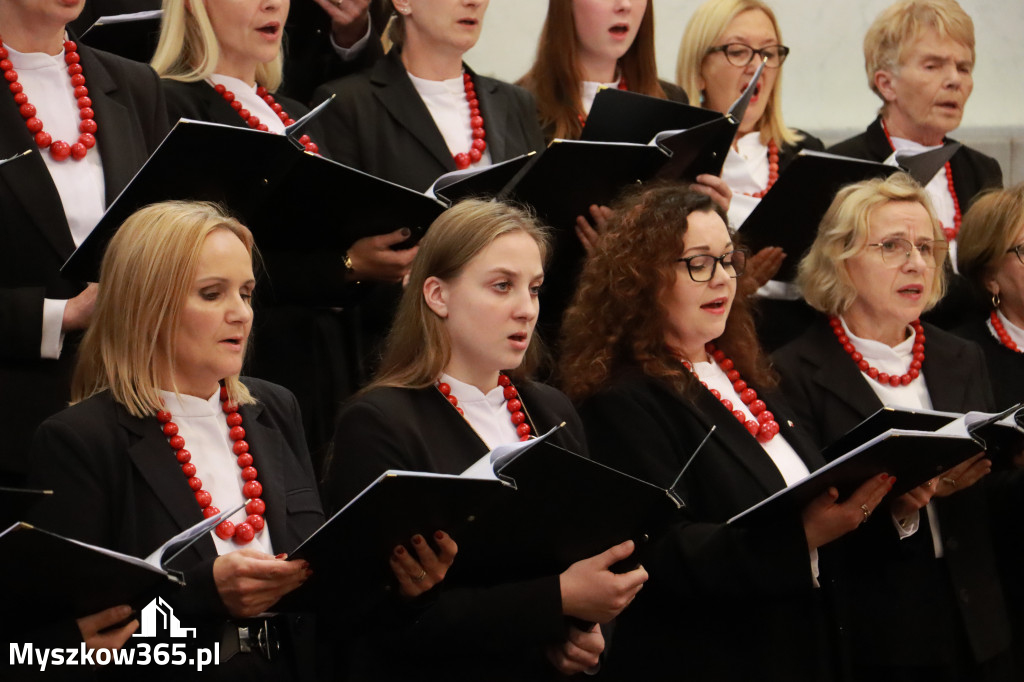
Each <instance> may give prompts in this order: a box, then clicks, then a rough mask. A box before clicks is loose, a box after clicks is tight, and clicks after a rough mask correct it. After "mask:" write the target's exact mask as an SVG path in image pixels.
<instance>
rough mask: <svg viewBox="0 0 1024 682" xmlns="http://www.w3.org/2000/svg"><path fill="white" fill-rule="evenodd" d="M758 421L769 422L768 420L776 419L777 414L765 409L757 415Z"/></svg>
mask: <svg viewBox="0 0 1024 682" xmlns="http://www.w3.org/2000/svg"><path fill="white" fill-rule="evenodd" d="M757 421H758V422H760V423H761V424H767V423H768V422H771V421H775V415H774V414H772V412H771V410H765V411H764V412H760V413H759V414H758V415H757Z"/></svg>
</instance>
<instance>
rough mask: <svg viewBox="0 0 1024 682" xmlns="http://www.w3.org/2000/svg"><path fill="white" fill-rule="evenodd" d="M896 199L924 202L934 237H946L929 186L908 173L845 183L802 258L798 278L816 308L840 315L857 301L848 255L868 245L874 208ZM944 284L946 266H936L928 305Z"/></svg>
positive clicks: (936, 297) (937, 238)
mask: <svg viewBox="0 0 1024 682" xmlns="http://www.w3.org/2000/svg"><path fill="white" fill-rule="evenodd" d="M894 201H906V202H916V203H918V204H921V205H922V206H924V208H925V210H926V211H928V218H929V220H930V221H931V224H932V238H933V239H936V240H943V241H944V240H945V235H944V234H943V232H942V225H941V224H940V223H939V219H938V217H936V215H935V209H934V208H932V202H931V199H930V198H929V197H928V192H927V191H925V189H924V188H923V187H921V185H919V184H917V182H916V181H915V180H914V179H913V178H912V177H910V176H909V175H907V174H906V173H895V174H893V175H891V176H890V177H888V178H876V179H874V180H865V181H864V182H857V183H854V184H852V185H847V186H846V187H844V188H842V189H841V190H839V193H838V194H836V198H835V199H833V200H832V205H831V206H829V208H828V212H827V213H825V217H824V218H823V219H822V221H821V225H820V226H819V227H818V236H817V237H816V238H815V239H814V243H813V244H812V245H811V249H810V251H808V252H807V255H806V256H804V259H803V260H802V261H800V270H799V274H798V276H797V284H799V285H800V288H801V290H802V291H803V294H804V298H805V299H806V300H807V303H808V304H810V306H811V307H812V308H815V309H816V310H820V311H821V312H823V313H826V314H829V315H840V314H842V313H844V312H846V311H847V310H848V309H849V308H850V306H851V305H853V302H854V300H855V299H856V298H857V289H856V288H855V287H854V286H853V282H852V280H851V279H850V275H849V273H848V272H847V269H846V265H845V261H847V260H849V259H850V258H852V257H854V256H856V255H857V254H859V253H860V252H861V251H863V250H864V248H865V247H866V245H867V241H868V235H869V234H870V231H871V216H872V214H873V213H874V212H875V210H876V209H878V208H879V207H881V206H884V205H885V204H888V203H890V202H894ZM945 288H946V276H945V267H943V265H939V266H938V267H936V268H935V278H934V280H933V281H932V290H931V291H930V292H928V299H927V301H926V302H925V310H929V309H931V308H932V307H934V306H935V304H936V303H938V302H939V299H941V298H942V294H943V293H944V292H945Z"/></svg>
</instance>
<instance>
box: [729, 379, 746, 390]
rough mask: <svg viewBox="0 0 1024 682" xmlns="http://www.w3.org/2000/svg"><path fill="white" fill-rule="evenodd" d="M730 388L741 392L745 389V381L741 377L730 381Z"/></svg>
mask: <svg viewBox="0 0 1024 682" xmlns="http://www.w3.org/2000/svg"><path fill="white" fill-rule="evenodd" d="M732 388H733V390H734V391H736V392H737V393H742V392H743V391H745V390H747V382H745V381H744V380H743V379H737V380H736V381H734V382H732Z"/></svg>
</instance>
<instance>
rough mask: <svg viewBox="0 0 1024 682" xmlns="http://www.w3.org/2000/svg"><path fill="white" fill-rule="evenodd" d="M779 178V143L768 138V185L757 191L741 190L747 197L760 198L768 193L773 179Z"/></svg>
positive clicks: (773, 182)
mask: <svg viewBox="0 0 1024 682" xmlns="http://www.w3.org/2000/svg"><path fill="white" fill-rule="evenodd" d="M778 179H779V145H777V144H775V140H768V186H767V187H765V188H764V189H762V190H761V191H759V192H753V193H750V192H742V194H746V195H747V196H748V197H754V198H755V199H761V198H763V197H764V195H765V194H768V190H770V189H771V188H772V185H774V184H775V181H776V180H778Z"/></svg>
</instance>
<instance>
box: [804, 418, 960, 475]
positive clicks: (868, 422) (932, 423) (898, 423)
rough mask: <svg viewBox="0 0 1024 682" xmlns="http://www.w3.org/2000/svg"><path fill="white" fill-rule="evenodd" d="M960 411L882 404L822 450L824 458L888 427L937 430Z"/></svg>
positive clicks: (839, 453) (833, 456)
mask: <svg viewBox="0 0 1024 682" xmlns="http://www.w3.org/2000/svg"><path fill="white" fill-rule="evenodd" d="M961 416H962V415H960V414H958V413H956V412H937V411H935V410H923V409H921V410H911V409H907V408H902V407H889V406H886V407H882V408H879V410H878V411H877V412H875V413H874V414H872V415H871V416H869V417H868V418H867V419H865V420H864V421H862V422H861V423H859V424H857V426H855V427H853V428H852V429H850V430H849V431H847V432H846V433H844V434H843V435H842V436H840V437H839V438H837V439H836V440H834V441H833V442H832V443H830V444H829V445H827V446H826V447H825V449H823V450H822V451H821V456H822V457H823V458H824V459H825V461H826V462H831V461H832V460H834V459H838V458H840V457H842V456H843V455H845V454H846V453H847V452H850V451H851V450H853V449H855V448H857V447H859V446H861V445H863V444H864V443H867V442H868V441H869V440H871V439H872V438H874V437H876V436H879V435H881V434H883V433H885V432H886V431H888V430H889V429H900V430H904V431H937V430H938V429H941V428H942V427H943V426H946V425H947V424H949V423H950V422H952V421H953V420H955V419H958V418H959V417H961Z"/></svg>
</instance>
